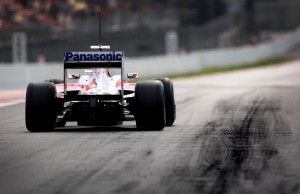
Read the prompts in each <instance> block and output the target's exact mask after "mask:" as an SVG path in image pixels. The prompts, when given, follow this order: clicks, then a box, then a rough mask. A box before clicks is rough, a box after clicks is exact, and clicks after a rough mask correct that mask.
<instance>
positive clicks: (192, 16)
mask: <svg viewBox="0 0 300 194" xmlns="http://www.w3.org/2000/svg"><path fill="white" fill-rule="evenodd" d="M299 10H300V1H298V0H185V1H181V0H30V1H28V0H0V71H1V74H2V76H1V77H2V79H5V80H6V81H7V79H9V78H4V77H5V76H3V75H10V74H11V73H13V72H15V71H24V72H27V73H25V75H24V76H23V77H22V76H20V80H19V81H16V80H13V81H10V82H11V85H13V83H14V82H16V83H15V85H16V86H18V87H19V85H20V83H23V82H26V83H27V82H28V81H41V80H42V79H47V78H48V77H49V76H52V77H60V78H61V77H62V62H63V56H64V52H65V51H84V50H89V47H90V45H95V44H98V43H99V37H98V30H99V28H98V26H99V17H98V13H99V11H101V13H102V15H101V17H102V19H101V23H102V44H104V45H111V46H112V49H113V50H121V51H125V53H126V54H125V55H126V57H127V59H128V63H127V64H128V68H127V69H129V71H137V72H141V73H144V75H145V76H150V75H157V74H178V73H184V72H192V71H198V70H199V69H201V68H203V67H207V66H220V65H233V64H241V63H249V62H254V61H257V60H261V59H264V58H270V57H274V56H278V55H280V56H281V55H285V54H287V53H288V52H289V51H290V50H291V49H295V48H297V47H298V45H299V43H300V30H299V29H298V26H299V25H300V12H299ZM24 64H27V66H26V68H25V67H21V66H22V65H23V66H25V65H24ZM40 65H43V66H45V65H46V66H48V67H47V68H48V69H47V68H46V67H40ZM130 65H131V66H130ZM34 66H38V67H34ZM49 66H52V67H49ZM8 67H9V68H8ZM28 68H30V69H28ZM158 68H159V69H161V70H160V71H158V70H157V69H158ZM58 72H59V73H58ZM37 74H39V75H40V76H39V77H36V76H37ZM21 77H22V78H21ZM5 80H4V82H5ZM0 81H1V80H0ZM1 85H2V88H3V87H4V85H3V81H1ZM1 85H0V88H1ZM21 85H22V84H21ZM22 87H25V83H24V84H23V85H22ZM8 88H10V87H8Z"/></svg>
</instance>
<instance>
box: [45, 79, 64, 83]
mask: <svg viewBox="0 0 300 194" xmlns="http://www.w3.org/2000/svg"><path fill="white" fill-rule="evenodd" d="M45 82H52V83H54V84H63V83H64V80H63V79H48V80H45Z"/></svg>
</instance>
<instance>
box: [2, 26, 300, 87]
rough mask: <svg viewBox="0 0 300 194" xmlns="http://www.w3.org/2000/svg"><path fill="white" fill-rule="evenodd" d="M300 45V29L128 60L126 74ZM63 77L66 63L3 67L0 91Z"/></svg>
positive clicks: (182, 68)
mask: <svg viewBox="0 0 300 194" xmlns="http://www.w3.org/2000/svg"><path fill="white" fill-rule="evenodd" d="M298 44H300V28H299V29H298V30H296V31H294V32H292V33H289V34H286V35H283V36H281V37H280V38H277V39H275V40H273V41H270V42H268V43H264V44H259V45H256V46H249V45H248V46H243V47H234V48H225V49H212V50H201V51H195V52H191V53H182V54H178V55H166V56H154V57H145V58H125V73H127V72H133V73H135V72H137V73H139V75H140V77H151V76H162V75H166V74H180V73H188V72H193V71H199V70H201V69H203V68H205V67H218V66H228V65H240V64H246V63H252V62H255V61H258V60H262V59H265V58H271V57H276V56H280V55H284V54H286V53H287V52H289V50H291V49H293V48H294V47H295V46H297V45H298ZM49 78H61V79H62V78H63V61H62V62H60V63H49V64H26V65H25V64H0V90H14V89H24V88H25V87H26V85H27V84H28V82H30V81H44V80H45V79H49Z"/></svg>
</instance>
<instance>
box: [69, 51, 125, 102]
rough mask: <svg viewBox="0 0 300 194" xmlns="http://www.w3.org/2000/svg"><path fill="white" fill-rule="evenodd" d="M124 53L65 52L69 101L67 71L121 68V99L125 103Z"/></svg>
mask: <svg viewBox="0 0 300 194" xmlns="http://www.w3.org/2000/svg"><path fill="white" fill-rule="evenodd" d="M123 57H124V52H122V51H105V52H104V51H96V52H95V51H93V52H65V57H64V96H65V98H66V99H67V98H68V96H67V91H66V90H67V69H89V68H119V69H121V80H122V81H121V99H122V103H124V83H123V82H124V67H123Z"/></svg>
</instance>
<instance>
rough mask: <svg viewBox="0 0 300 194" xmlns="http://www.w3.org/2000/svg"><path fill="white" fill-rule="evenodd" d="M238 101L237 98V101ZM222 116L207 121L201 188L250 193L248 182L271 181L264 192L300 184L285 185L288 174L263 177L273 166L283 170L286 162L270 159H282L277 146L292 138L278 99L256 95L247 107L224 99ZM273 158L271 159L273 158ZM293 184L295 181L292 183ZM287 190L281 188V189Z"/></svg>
mask: <svg viewBox="0 0 300 194" xmlns="http://www.w3.org/2000/svg"><path fill="white" fill-rule="evenodd" d="M235 104H238V103H235ZM217 110H218V112H219V117H218V119H217V120H214V121H211V122H210V123H208V124H207V125H206V126H205V130H204V133H203V138H204V141H203V143H202V149H201V151H202V154H201V157H202V158H203V161H202V162H201V165H200V166H199V169H198V172H196V173H197V175H196V176H198V178H199V179H198V182H197V190H201V191H202V192H204V193H236V192H247V191H248V192H250V191H251V190H248V189H247V184H248V185H249V184H250V185H252V186H251V189H252V191H253V188H252V187H253V185H258V187H257V188H256V189H258V190H257V192H259V191H260V189H262V188H261V186H263V185H261V184H260V183H263V182H265V183H271V184H272V188H263V189H262V190H263V191H264V192H266V193H276V192H279V189H281V190H280V192H281V193H282V192H283V193H293V192H295V191H297V190H299V188H300V187H299V186H300V185H299V183H296V182H295V181H293V180H290V181H289V184H288V185H287V184H285V180H284V178H283V177H282V178H280V177H277V178H274V180H264V179H265V178H266V176H267V175H268V174H270V173H273V172H272V171H275V170H276V171H277V172H276V173H279V174H277V176H278V175H284V171H283V170H284V167H282V166H280V167H279V168H280V172H278V169H273V170H272V165H271V164H272V162H274V160H277V162H278V163H279V164H280V163H281V162H282V161H281V160H284V158H282V157H281V155H280V150H279V148H280V147H281V146H284V145H286V143H288V141H289V140H291V129H290V127H289V125H288V123H287V122H286V121H285V119H284V118H283V116H282V115H281V113H280V110H281V108H280V103H279V102H278V101H272V100H271V101H270V100H265V99H255V100H253V101H252V102H251V103H249V105H248V106H236V105H235V106H231V105H230V104H229V103H224V102H223V103H221V104H220V105H219V106H218V108H217ZM272 159H274V160H273V161H271V160H272ZM291 183H292V184H291ZM282 189H283V190H282Z"/></svg>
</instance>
